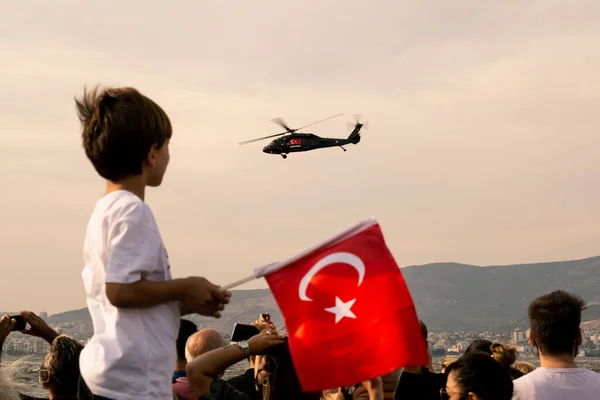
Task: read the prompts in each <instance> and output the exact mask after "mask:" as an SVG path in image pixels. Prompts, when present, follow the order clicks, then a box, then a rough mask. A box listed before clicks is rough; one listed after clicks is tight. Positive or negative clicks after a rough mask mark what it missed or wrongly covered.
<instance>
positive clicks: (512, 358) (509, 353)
mask: <svg viewBox="0 0 600 400" xmlns="http://www.w3.org/2000/svg"><path fill="white" fill-rule="evenodd" d="M474 352H482V353H486V354H488V355H490V356H492V358H493V359H494V360H496V361H498V362H499V363H500V364H502V365H503V366H504V367H505V368H506V369H507V370H508V372H509V374H510V376H511V377H512V378H513V379H518V378H520V377H521V376H523V373H522V372H521V371H519V370H518V369H516V368H514V367H513V364H514V363H515V362H516V361H517V357H518V352H517V348H516V347H515V346H512V345H504V344H501V343H492V342H490V341H489V340H485V339H477V340H474V341H473V342H472V343H471V344H470V345H469V347H467V349H466V350H465V354H472V353H474Z"/></svg>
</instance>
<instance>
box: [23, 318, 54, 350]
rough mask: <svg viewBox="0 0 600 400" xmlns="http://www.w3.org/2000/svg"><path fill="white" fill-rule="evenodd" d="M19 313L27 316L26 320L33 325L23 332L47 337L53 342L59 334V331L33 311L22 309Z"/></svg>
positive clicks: (49, 341) (43, 337) (46, 338)
mask: <svg viewBox="0 0 600 400" xmlns="http://www.w3.org/2000/svg"><path fill="white" fill-rule="evenodd" d="M19 314H21V315H22V316H23V318H25V322H27V323H29V325H30V326H31V328H30V329H26V330H24V331H21V333H23V334H25V335H31V336H35V337H39V338H42V339H45V340H46V341H47V342H48V343H52V342H53V341H54V339H55V338H56V337H57V336H58V332H56V331H55V330H54V329H52V328H50V326H48V324H47V323H46V322H45V321H44V320H43V319H42V318H41V317H39V316H38V315H36V314H34V313H32V312H31V311H21V312H20V313H19Z"/></svg>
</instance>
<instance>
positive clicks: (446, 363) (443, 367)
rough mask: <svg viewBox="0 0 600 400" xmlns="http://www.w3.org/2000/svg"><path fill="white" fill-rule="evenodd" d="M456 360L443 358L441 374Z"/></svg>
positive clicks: (454, 358)
mask: <svg viewBox="0 0 600 400" xmlns="http://www.w3.org/2000/svg"><path fill="white" fill-rule="evenodd" d="M456 360H457V358H456V357H444V359H443V360H442V370H441V373H442V374H443V373H445V372H446V369H447V368H448V366H449V365H450V364H452V363H453V362H454V361H456Z"/></svg>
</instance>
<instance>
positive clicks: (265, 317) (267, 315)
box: [260, 313, 271, 322]
mask: <svg viewBox="0 0 600 400" xmlns="http://www.w3.org/2000/svg"><path fill="white" fill-rule="evenodd" d="M260 317H261V319H262V320H263V321H265V322H269V321H270V320H271V316H270V315H269V313H264V314H260Z"/></svg>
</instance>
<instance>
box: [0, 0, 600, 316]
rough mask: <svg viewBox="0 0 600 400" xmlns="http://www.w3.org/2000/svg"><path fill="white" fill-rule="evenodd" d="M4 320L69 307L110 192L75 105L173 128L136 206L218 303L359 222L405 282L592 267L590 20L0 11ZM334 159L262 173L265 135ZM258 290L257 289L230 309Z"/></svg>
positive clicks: (253, 10)
mask: <svg viewBox="0 0 600 400" xmlns="http://www.w3.org/2000/svg"><path fill="white" fill-rule="evenodd" d="M2 8H3V11H2V14H0V171H2V172H0V187H1V188H2V193H1V195H0V219H1V221H2V229H0V248H1V249H2V257H1V263H2V271H3V274H2V279H0V299H1V304H0V310H21V309H31V310H34V311H38V312H39V311H47V312H49V313H57V312H61V311H65V310H70V309H75V308H80V307H84V306H85V293H84V289H83V283H82V280H81V270H82V268H83V239H84V233H85V228H86V224H87V221H88V218H89V216H90V214H91V212H92V210H93V208H94V204H95V201H96V200H97V199H98V198H100V197H101V196H102V195H103V193H104V189H105V185H104V182H103V181H102V180H101V178H100V177H99V176H97V174H96V173H95V172H94V170H93V168H92V166H91V164H90V163H89V162H88V160H87V159H86V158H85V154H84V152H83V149H82V147H81V137H80V126H79V122H78V120H77V118H76V114H75V108H74V101H73V98H74V96H77V95H80V94H81V93H82V91H83V88H84V86H86V85H88V86H93V85H96V84H101V85H109V86H134V87H136V88H137V89H139V90H140V91H141V92H142V93H144V94H145V95H147V96H149V97H150V98H152V99H153V100H155V101H156V102H157V103H159V104H160V105H161V106H162V107H163V108H164V109H165V111H166V112H167V113H168V114H169V116H170V118H171V121H172V123H173V127H174V134H173V139H172V141H171V145H170V149H171V163H170V165H169V168H168V171H167V175H166V177H165V180H164V183H163V185H162V186H160V187H159V188H155V189H149V190H148V193H147V195H146V200H147V202H148V204H149V205H150V207H151V208H152V210H153V212H154V214H155V217H156V219H157V221H158V224H159V227H160V229H161V233H162V236H163V238H164V241H165V245H166V247H167V249H168V252H169V256H170V261H171V265H172V266H173V273H174V276H175V277H185V276H191V275H198V276H205V277H207V278H208V279H209V280H211V281H213V282H215V283H217V284H220V285H225V284H228V283H230V282H233V281H235V280H237V279H239V278H241V277H245V276H247V275H250V274H251V273H252V270H253V268H255V267H259V266H262V265H264V264H267V263H270V262H273V261H277V260H281V259H285V258H288V257H291V256H293V255H295V254H297V253H298V252H300V251H303V250H304V249H306V248H307V247H309V246H311V245H312V244H314V243H315V242H318V241H320V240H322V239H324V238H326V237H329V236H330V235H332V234H334V233H336V232H338V231H340V230H342V229H344V228H346V227H348V226H350V225H353V224H354V223H356V222H358V221H361V220H362V219H364V218H366V217H369V216H374V217H376V218H377V219H378V221H379V222H380V225H381V227H382V230H383V232H384V235H385V238H386V241H387V243H388V246H389V248H390V250H391V251H392V253H393V254H394V257H395V258H396V260H397V262H398V264H399V265H401V266H407V265H420V264H425V263H430V262H443V261H455V262H461V263H467V264H474V265H481V266H485V265H504V264H512V263H533V262H545V261H561V260H571V259H580V258H586V257H591V256H596V255H599V254H600V250H598V244H597V243H598V238H599V237H600V224H599V223H598V221H599V220H600V207H598V204H599V203H600V185H599V184H598V183H599V182H600V157H598V148H600V135H599V134H598V125H599V123H600V114H599V111H598V110H599V108H600V75H599V74H598V71H600V24H598V23H597V21H598V20H599V18H600V3H598V2H597V1H594V0H581V1H579V0H571V1H560V0H528V1H522V0H518V1H517V0H504V1H485V2H484V1H480V0H456V1H452V2H448V1H446V0H424V1H419V2H416V1H405V0H403V1H399V0H394V1H392V0H385V1H383V0H382V1H380V2H375V3H372V4H370V3H368V2H365V1H358V0H352V1H342V0H339V1H333V0H305V1H302V2H281V1H274V0H265V1H259V2H251V3H248V2H243V3H240V2H231V3H227V2H204V1H195V0H194V1H192V0H182V1H178V2H173V3H170V4H167V3H165V2H159V1H154V0H153V1H144V2H142V1H138V0H136V1H128V2H119V1H114V0H110V1H109V0H105V1H102V2H96V1H92V0H81V1H78V2H73V1H66V0H55V1H52V2H45V1H42V0H33V1H29V2H14V1H13V2H5V4H3V6H2ZM340 112H343V113H345V116H344V117H341V118H336V119H332V120H329V121H327V122H324V123H322V124H318V125H315V126H314V127H311V128H310V129H309V130H308V131H309V132H312V133H315V134H317V135H321V136H328V137H346V136H347V135H348V134H349V131H348V129H347V121H351V120H352V118H353V114H355V113H359V114H361V115H363V119H364V120H367V121H368V122H369V130H367V131H364V133H363V136H362V141H361V142H360V143H359V144H358V145H356V146H354V145H350V146H348V148H347V150H348V151H347V152H343V151H342V150H341V149H338V148H333V149H325V150H317V151H313V152H307V153H303V154H291V155H290V156H289V157H288V159H287V160H283V159H282V158H281V157H278V156H274V155H267V154H263V153H262V151H261V150H262V147H263V146H264V145H265V144H267V142H263V143H261V142H259V143H254V144H249V145H245V146H239V145H238V144H237V143H238V142H239V141H242V140H246V139H251V138H254V137H260V136H266V135H269V134H274V133H278V132H280V128H279V127H278V126H277V125H275V124H273V123H272V122H271V121H270V120H271V119H273V118H275V117H281V118H283V119H284V120H285V121H286V122H287V123H288V124H289V125H290V126H292V127H300V126H303V125H307V124H309V123H311V122H313V121H316V120H319V119H322V118H326V117H328V116H330V115H334V114H337V113H340ZM258 287H266V285H265V283H264V281H254V282H251V283H250V284H247V285H245V286H243V287H242V288H258Z"/></svg>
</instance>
